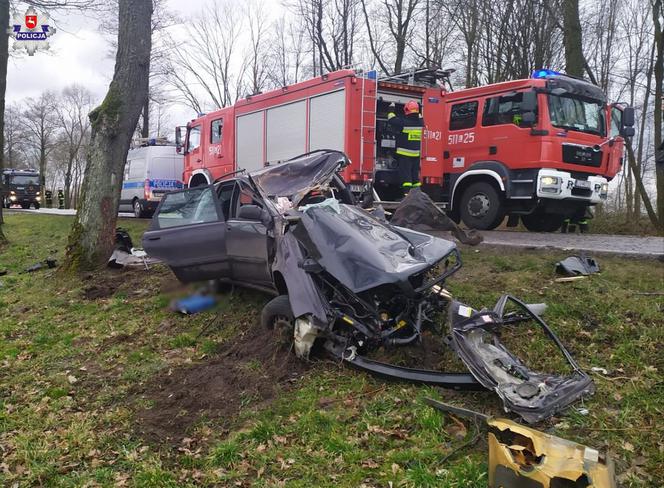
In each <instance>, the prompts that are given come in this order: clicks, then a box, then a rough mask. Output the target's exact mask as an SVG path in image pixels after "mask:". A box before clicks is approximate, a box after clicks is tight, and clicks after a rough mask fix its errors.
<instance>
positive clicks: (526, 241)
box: [482, 230, 664, 257]
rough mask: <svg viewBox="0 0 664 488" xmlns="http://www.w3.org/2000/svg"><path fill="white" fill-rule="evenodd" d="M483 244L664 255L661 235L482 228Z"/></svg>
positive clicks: (663, 243) (654, 255) (649, 255)
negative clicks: (642, 235) (485, 229)
mask: <svg viewBox="0 0 664 488" xmlns="http://www.w3.org/2000/svg"><path fill="white" fill-rule="evenodd" d="M482 235H483V236H484V244H489V245H498V246H509V247H523V248H555V249H565V250H567V249H569V250H572V251H585V252H589V253H592V252H597V253H611V254H623V255H631V256H648V257H658V256H664V237H640V236H616V235H606V234H583V235H581V234H561V233H535V232H510V231H499V230H494V231H488V232H482Z"/></svg>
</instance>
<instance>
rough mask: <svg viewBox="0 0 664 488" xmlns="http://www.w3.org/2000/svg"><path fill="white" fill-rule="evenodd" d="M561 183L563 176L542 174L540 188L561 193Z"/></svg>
mask: <svg viewBox="0 0 664 488" xmlns="http://www.w3.org/2000/svg"><path fill="white" fill-rule="evenodd" d="M561 184H562V178H559V177H558V176H542V177H541V178H540V189H541V190H542V191H546V192H551V193H559V192H560V185H561Z"/></svg>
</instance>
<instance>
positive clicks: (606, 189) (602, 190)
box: [599, 183, 609, 198]
mask: <svg viewBox="0 0 664 488" xmlns="http://www.w3.org/2000/svg"><path fill="white" fill-rule="evenodd" d="M599 194H600V196H602V197H604V198H606V196H607V195H608V194H609V184H608V183H602V187H601V188H600V190H599Z"/></svg>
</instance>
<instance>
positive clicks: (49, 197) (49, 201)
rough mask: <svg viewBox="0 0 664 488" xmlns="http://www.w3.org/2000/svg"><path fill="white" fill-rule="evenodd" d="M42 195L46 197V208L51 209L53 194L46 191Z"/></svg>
mask: <svg viewBox="0 0 664 488" xmlns="http://www.w3.org/2000/svg"><path fill="white" fill-rule="evenodd" d="M44 194H45V196H46V206H47V207H48V208H51V207H53V192H52V191H51V190H46V191H45V192H44Z"/></svg>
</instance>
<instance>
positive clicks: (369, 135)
mask: <svg viewBox="0 0 664 488" xmlns="http://www.w3.org/2000/svg"><path fill="white" fill-rule="evenodd" d="M374 73H375V71H374ZM367 76H368V73H364V75H363V76H362V103H361V107H360V110H361V113H362V115H361V120H360V177H361V178H364V173H363V171H364V146H365V144H371V145H372V148H373V149H372V150H371V158H372V160H375V158H376V109H377V107H376V103H377V99H378V97H377V96H376V89H377V87H378V80H377V79H375V78H374V81H375V85H376V89H374V93H373V95H371V94H368V93H367V92H366V81H367ZM367 139H369V140H367Z"/></svg>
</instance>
